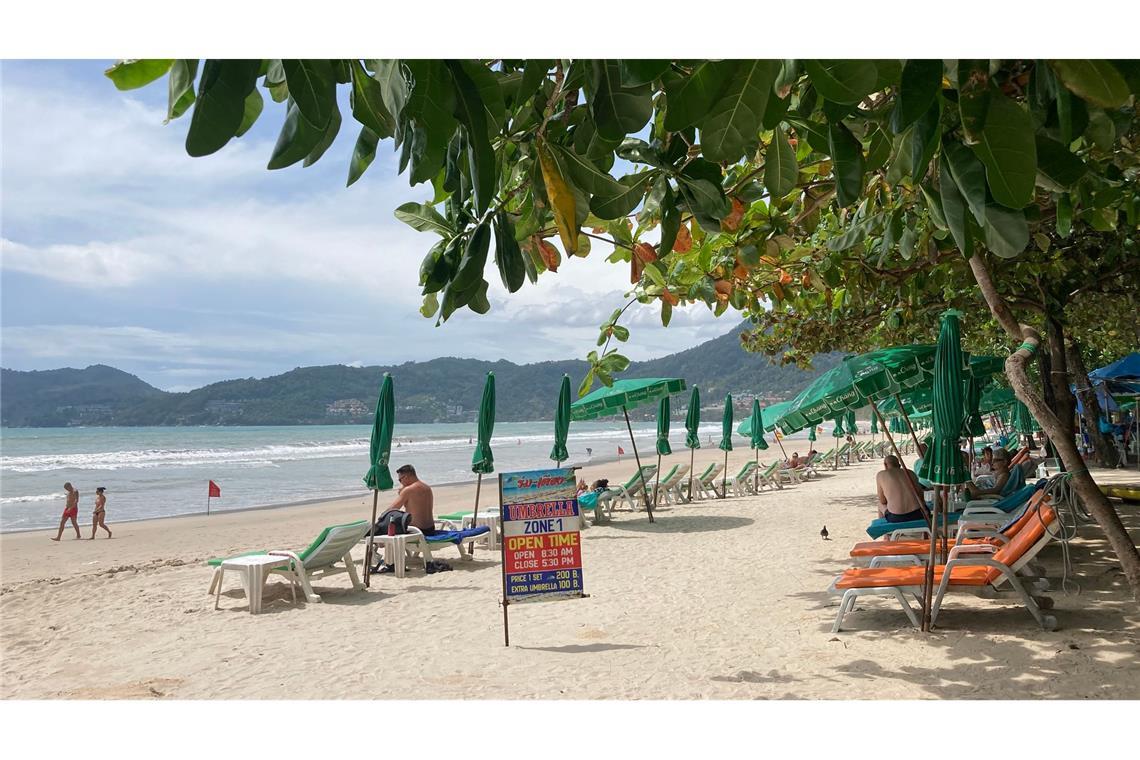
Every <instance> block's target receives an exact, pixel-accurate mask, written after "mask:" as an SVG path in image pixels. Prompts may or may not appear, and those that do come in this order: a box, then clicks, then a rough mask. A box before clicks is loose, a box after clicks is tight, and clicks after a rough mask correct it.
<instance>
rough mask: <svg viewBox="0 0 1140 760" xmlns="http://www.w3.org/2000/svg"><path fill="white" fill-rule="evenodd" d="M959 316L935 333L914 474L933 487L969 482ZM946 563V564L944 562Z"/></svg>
mask: <svg viewBox="0 0 1140 760" xmlns="http://www.w3.org/2000/svg"><path fill="white" fill-rule="evenodd" d="M958 316H959V312H957V311H955V310H953V309H950V310H948V311H947V312H945V313H944V314H943V315H942V326H941V328H940V329H939V331H938V351H937V353H936V355H935V358H934V407H933V410H932V415H931V417H932V420H933V423H934V433H933V435H931V437H930V439H929V444H928V447H927V451H926V454H925V455H923V457H922V470H921V471H920V472H918V473H917V475H918V476H919V477H920V478H923V479H925V480H927V481H929V482H930V483H933V484H934V485H935V486H956V485H960V484H962V483H965V482H966V481H968V480H969V479H970V472H969V470H968V469H967V467H966V463H965V462H964V461H963V460H962V454H961V450H960V449H961V447H960V445H959V440H960V438H961V435H962V425H963V423H964V422H965V420H966V404H965V399H964V392H963V388H964V384H963V364H964V362H963V356H962V336H961V332H960V328H959V325H958ZM940 491H941V493H942V494H948V493H949V489H948V488H941V489H940V488H935V499H934V516H933V518H932V523H931V527H932V528H933V530H932V531H931V537H930V556H929V561H928V563H927V572H926V589H925V590H926V596H925V598H924V605H923V630H930V618H929V615H930V606H929V605H930V599H931V598H932V596H933V593H934V564H935V562H934V555H935V545H936V543H937V535H936V534H937V532H938V531H937V527H938V513H939V512H942V511H944V510H945V509H946V507H947V506H948V505H946V504H942V499H941V498H940V496H939V492H940ZM943 561H945V560H943Z"/></svg>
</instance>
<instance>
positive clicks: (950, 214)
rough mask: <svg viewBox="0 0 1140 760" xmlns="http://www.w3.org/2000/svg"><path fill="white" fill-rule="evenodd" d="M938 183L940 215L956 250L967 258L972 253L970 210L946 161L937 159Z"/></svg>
mask: <svg viewBox="0 0 1140 760" xmlns="http://www.w3.org/2000/svg"><path fill="white" fill-rule="evenodd" d="M938 164H939V169H940V171H939V177H938V184H939V190H940V193H939V195H940V199H941V201H942V215H943V216H944V217H945V218H946V225H947V226H948V227H949V228H950V234H951V235H952V236H953V237H954V243H955V244H956V245H957V246H958V250H959V251H960V252H961V253H962V255H963V256H966V257H967V258H968V257H970V256H972V255H973V253H974V234H973V230H972V228H971V227H970V210H969V207H968V206H967V205H966V199H965V198H963V197H962V194H961V192H960V191H959V190H958V185H957V183H956V182H954V177H953V175H952V174H951V173H950V166H949V162H948V161H939V162H938Z"/></svg>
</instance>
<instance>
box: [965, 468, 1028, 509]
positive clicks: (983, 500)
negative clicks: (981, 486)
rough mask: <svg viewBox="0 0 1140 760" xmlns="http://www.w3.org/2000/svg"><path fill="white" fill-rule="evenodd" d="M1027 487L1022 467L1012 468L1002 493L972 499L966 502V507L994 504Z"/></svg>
mask: <svg viewBox="0 0 1140 760" xmlns="http://www.w3.org/2000/svg"><path fill="white" fill-rule="evenodd" d="M1024 487H1025V470H1024V469H1023V468H1021V467H1012V466H1011V467H1010V468H1009V477H1008V478H1006V481H1005V485H1003V486H1002V487H1001V493H998V494H987V495H985V496H979V497H978V498H977V499H971V500H970V501H968V502H966V507H967V508H969V507H973V506H977V505H980V504H987V503H992V502H993V501H994V500H995V499H1004V498H1005V497H1006V496H1009V495H1010V494H1011V493H1014V492H1016V491H1019V490H1021V489H1022V488H1024Z"/></svg>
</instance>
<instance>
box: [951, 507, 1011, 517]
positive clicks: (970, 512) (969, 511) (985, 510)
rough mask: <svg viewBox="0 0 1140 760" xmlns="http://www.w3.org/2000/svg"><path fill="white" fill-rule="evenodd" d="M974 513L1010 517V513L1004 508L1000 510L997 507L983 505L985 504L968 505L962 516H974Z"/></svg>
mask: <svg viewBox="0 0 1140 760" xmlns="http://www.w3.org/2000/svg"><path fill="white" fill-rule="evenodd" d="M974 515H1005V516H1007V517H1008V516H1009V513H1008V512H1003V511H1002V510H1000V509H998V508H996V507H983V506H975V507H971V506H969V505H967V506H966V508H965V509H963V510H962V517H966V518H968V517H973V516H974Z"/></svg>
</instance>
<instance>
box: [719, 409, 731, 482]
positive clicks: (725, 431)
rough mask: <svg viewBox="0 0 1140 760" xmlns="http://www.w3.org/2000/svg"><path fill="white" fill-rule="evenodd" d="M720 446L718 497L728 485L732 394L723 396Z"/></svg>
mask: <svg viewBox="0 0 1140 760" xmlns="http://www.w3.org/2000/svg"><path fill="white" fill-rule="evenodd" d="M718 448H720V450H721V451H723V452H724V472H723V473H721V481H720V498H722V499H723V498H724V497H725V495H726V494H727V491H726V488H727V486H728V452H730V451H732V394H731V393H727V394H725V396H724V417H722V418H721V421H720V446H719V447H718Z"/></svg>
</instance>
